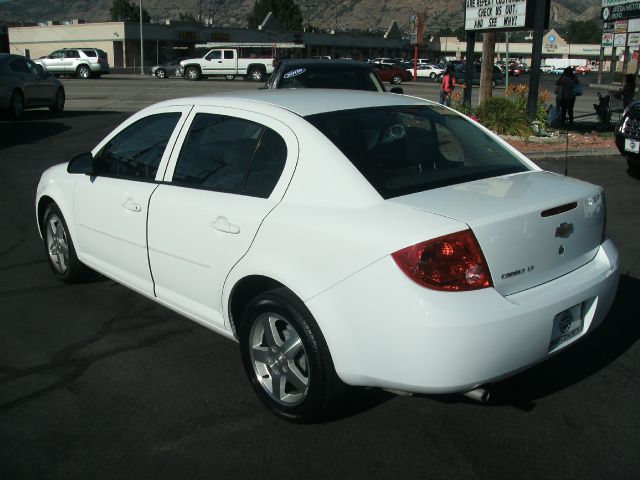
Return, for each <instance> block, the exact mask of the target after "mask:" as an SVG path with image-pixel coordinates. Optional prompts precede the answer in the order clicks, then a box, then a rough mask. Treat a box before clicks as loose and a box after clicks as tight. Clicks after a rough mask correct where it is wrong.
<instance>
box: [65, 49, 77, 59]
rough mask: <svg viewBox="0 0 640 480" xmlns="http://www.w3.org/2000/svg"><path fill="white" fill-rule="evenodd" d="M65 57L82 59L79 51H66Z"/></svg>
mask: <svg viewBox="0 0 640 480" xmlns="http://www.w3.org/2000/svg"><path fill="white" fill-rule="evenodd" d="M65 56H66V57H67V58H80V53H78V51H77V50H66V51H65Z"/></svg>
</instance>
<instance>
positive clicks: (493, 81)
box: [491, 80, 496, 88]
mask: <svg viewBox="0 0 640 480" xmlns="http://www.w3.org/2000/svg"><path fill="white" fill-rule="evenodd" d="M491 88H496V81H495V80H491Z"/></svg>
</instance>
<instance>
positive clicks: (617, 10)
mask: <svg viewBox="0 0 640 480" xmlns="http://www.w3.org/2000/svg"><path fill="white" fill-rule="evenodd" d="M638 17H640V2H633V3H625V4H622V5H615V6H613V7H604V8H603V9H602V11H601V12H600V18H601V19H602V20H605V21H609V20H620V19H622V18H638Z"/></svg>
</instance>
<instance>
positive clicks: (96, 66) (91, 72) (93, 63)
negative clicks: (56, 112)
mask: <svg viewBox="0 0 640 480" xmlns="http://www.w3.org/2000/svg"><path fill="white" fill-rule="evenodd" d="M34 62H36V63H37V64H38V65H41V66H42V68H44V69H45V70H46V71H47V72H49V73H52V74H53V75H56V76H58V75H70V76H74V77H79V78H91V77H93V78H100V75H103V74H105V73H109V61H108V59H107V52H105V51H104V50H100V49H99V48H63V49H61V50H56V51H55V52H52V53H51V54H50V55H47V56H46V57H40V58H38V59H36V60H34Z"/></svg>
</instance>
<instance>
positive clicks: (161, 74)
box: [156, 68, 167, 78]
mask: <svg viewBox="0 0 640 480" xmlns="http://www.w3.org/2000/svg"><path fill="white" fill-rule="evenodd" d="M156 77H157V78H167V72H165V71H164V70H163V69H161V68H159V69H157V70H156Z"/></svg>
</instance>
